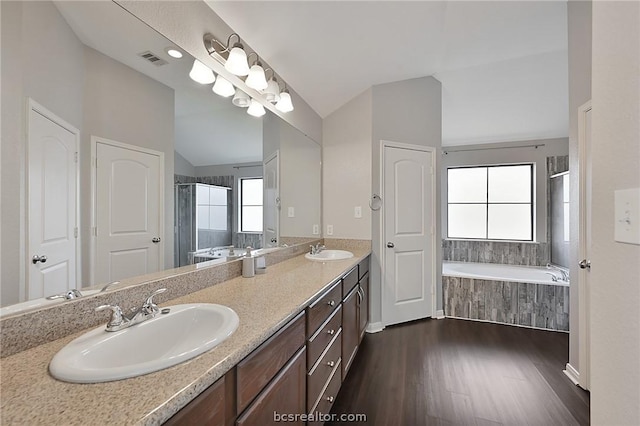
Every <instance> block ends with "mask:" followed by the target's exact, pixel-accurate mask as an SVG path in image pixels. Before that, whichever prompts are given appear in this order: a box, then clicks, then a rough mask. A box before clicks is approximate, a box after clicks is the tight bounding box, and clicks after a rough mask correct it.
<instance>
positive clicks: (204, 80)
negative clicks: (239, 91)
mask: <svg viewBox="0 0 640 426" xmlns="http://www.w3.org/2000/svg"><path fill="white" fill-rule="evenodd" d="M189 77H191V79H192V80H193V81H196V82H198V83H200V84H211V83H213V82H214V81H216V76H215V75H214V74H213V71H211V70H210V69H209V67H208V66H206V65H205V64H203V63H202V62H200V61H199V60H197V59H196V60H194V61H193V67H191V71H190V72H189Z"/></svg>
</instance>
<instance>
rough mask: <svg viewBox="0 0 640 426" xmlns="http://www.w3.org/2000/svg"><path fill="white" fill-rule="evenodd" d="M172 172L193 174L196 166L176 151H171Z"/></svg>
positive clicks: (186, 174)
mask: <svg viewBox="0 0 640 426" xmlns="http://www.w3.org/2000/svg"><path fill="white" fill-rule="evenodd" d="M173 154H174V155H173V172H174V173H175V174H177V175H183V176H195V175H196V168H195V166H194V165H193V164H191V163H190V162H189V161H188V160H187V159H185V158H184V157H183V156H182V155H180V154H179V153H178V151H174V152H173Z"/></svg>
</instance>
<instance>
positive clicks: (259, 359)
mask: <svg viewBox="0 0 640 426" xmlns="http://www.w3.org/2000/svg"><path fill="white" fill-rule="evenodd" d="M304 322H305V313H304V312H300V314H299V315H298V316H297V317H296V318H294V319H293V320H291V321H290V322H289V323H288V324H287V325H285V326H284V327H282V328H281V329H280V330H278V331H277V332H276V334H274V335H273V336H271V337H270V338H269V340H267V341H266V342H264V343H263V344H262V345H260V346H259V347H258V348H257V349H256V350H254V351H253V352H251V354H249V355H248V356H247V357H246V358H245V359H243V360H242V361H240V363H238V367H237V385H238V390H237V403H238V405H237V407H238V409H237V411H236V412H237V413H240V412H241V411H242V410H244V409H245V408H246V407H247V405H249V403H250V402H251V401H252V400H253V398H255V397H256V395H258V393H259V392H260V391H261V390H262V389H263V388H264V387H265V386H266V385H267V383H269V381H270V380H271V379H272V378H273V377H274V376H275V375H276V373H278V371H280V369H281V368H282V366H284V365H285V364H286V363H287V361H289V359H290V358H291V357H292V356H293V354H295V353H296V351H297V350H298V349H300V347H301V346H302V345H304V341H305V333H304Z"/></svg>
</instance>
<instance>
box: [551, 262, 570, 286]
mask: <svg viewBox="0 0 640 426" xmlns="http://www.w3.org/2000/svg"><path fill="white" fill-rule="evenodd" d="M547 269H551V270H553V271H558V272H560V274H561V275H562V281H566V282H569V273H568V272H567V271H565V270H564V269H562V268H559V267H557V266H555V265H552V264H550V263H547Z"/></svg>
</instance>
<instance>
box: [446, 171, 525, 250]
mask: <svg viewBox="0 0 640 426" xmlns="http://www.w3.org/2000/svg"><path fill="white" fill-rule="evenodd" d="M533 181H534V179H533V164H511V165H499V166H473V167H453V168H449V169H447V182H448V183H447V236H448V238H465V239H485V240H520V241H533V217H534V216H533V205H534V203H533Z"/></svg>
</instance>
